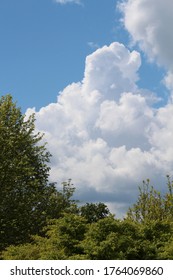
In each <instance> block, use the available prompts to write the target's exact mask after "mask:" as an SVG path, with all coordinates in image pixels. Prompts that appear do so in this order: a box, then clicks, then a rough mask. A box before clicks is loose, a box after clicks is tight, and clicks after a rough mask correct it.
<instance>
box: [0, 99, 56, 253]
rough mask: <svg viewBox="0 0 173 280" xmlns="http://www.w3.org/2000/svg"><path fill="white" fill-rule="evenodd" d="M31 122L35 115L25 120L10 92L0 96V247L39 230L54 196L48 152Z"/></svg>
mask: <svg viewBox="0 0 173 280" xmlns="http://www.w3.org/2000/svg"><path fill="white" fill-rule="evenodd" d="M34 122H35V117H34V115H31V116H30V117H29V118H28V119H27V120H26V117H25V115H22V113H21V110H20V108H18V107H17V106H16V103H14V102H13V99H12V96H11V95H6V96H3V97H1V99H0V192H1V196H0V249H3V248H5V247H6V246H8V245H10V244H19V243H25V242H27V241H29V240H30V235H31V234H38V233H40V231H41V229H42V228H43V226H44V225H45V223H46V219H47V216H48V215H49V213H50V212H51V211H52V210H51V209H52V204H51V199H52V197H56V196H57V192H56V188H55V184H53V183H52V184H50V183H49V170H50V167H49V162H50V156H51V155H50V153H49V152H48V151H47V150H46V147H45V145H46V144H45V143H44V144H42V142H43V135H42V134H40V133H36V132H35V125H34ZM54 200H55V199H54ZM54 214H55V213H54ZM50 216H51V215H50Z"/></svg>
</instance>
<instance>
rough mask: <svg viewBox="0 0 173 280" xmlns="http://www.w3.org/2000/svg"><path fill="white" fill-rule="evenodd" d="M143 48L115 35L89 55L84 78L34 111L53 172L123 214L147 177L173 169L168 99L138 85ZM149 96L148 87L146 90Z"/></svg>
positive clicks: (85, 196) (156, 178)
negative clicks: (160, 100) (160, 104)
mask: <svg viewBox="0 0 173 280" xmlns="http://www.w3.org/2000/svg"><path fill="white" fill-rule="evenodd" d="M140 65H141V59H140V54H139V53H138V52H136V51H131V52H130V51H129V50H128V49H127V48H126V47H125V46H124V45H122V44H120V43H117V42H114V43H112V44H111V45H110V46H104V47H102V48H100V49H98V50H96V51H95V52H93V53H92V54H91V55H89V56H88V57H87V58H86V64H85V73H84V78H83V80H82V81H81V82H78V83H72V84H70V85H69V86H67V87H66V88H65V89H64V90H63V91H62V92H60V94H59V95H58V97H57V102H56V103H52V104H49V105H48V106H46V107H43V108H41V110H40V111H39V112H35V109H28V110H27V112H26V114H30V113H32V112H35V113H36V128H37V129H38V130H39V131H42V132H44V133H45V139H46V141H47V142H48V149H49V150H50V152H51V153H52V155H53V158H52V163H51V167H52V169H51V180H53V181H57V182H59V183H60V182H62V181H64V180H67V179H68V178H72V180H73V182H74V184H75V186H76V187H77V194H78V198H79V199H80V200H81V201H84V202H85V201H104V202H105V203H107V204H108V205H109V206H110V207H111V209H112V210H115V211H116V213H117V214H119V215H121V214H122V213H123V210H125V208H126V207H127V206H128V205H129V203H131V202H132V201H134V200H135V199H136V196H137V192H138V185H139V184H140V183H141V182H142V180H143V179H146V178H150V179H151V180H152V182H155V183H156V184H158V186H161V182H164V181H165V176H166V174H168V173H169V174H170V173H171V172H172V170H173V158H172V156H171V155H173V146H172V139H173V118H172V117H171V116H172V114H173V105H172V104H168V105H167V106H165V107H164V108H159V109H154V108H153V107H152V105H151V102H150V101H151V100H150V99H152V98H149V97H150V96H149V95H150V93H149V92H148V93H147V94H146V93H144V91H143V90H141V89H139V88H138V87H137V84H136V82H137V81H138V79H139V77H138V70H139V67H140ZM151 96H152V93H151Z"/></svg>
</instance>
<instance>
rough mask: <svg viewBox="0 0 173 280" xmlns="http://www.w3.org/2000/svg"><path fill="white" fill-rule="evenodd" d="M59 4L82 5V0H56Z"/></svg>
mask: <svg viewBox="0 0 173 280" xmlns="http://www.w3.org/2000/svg"><path fill="white" fill-rule="evenodd" d="M54 1H55V2H56V3H58V4H62V5H64V4H69V3H74V4H78V5H80V4H81V0H54Z"/></svg>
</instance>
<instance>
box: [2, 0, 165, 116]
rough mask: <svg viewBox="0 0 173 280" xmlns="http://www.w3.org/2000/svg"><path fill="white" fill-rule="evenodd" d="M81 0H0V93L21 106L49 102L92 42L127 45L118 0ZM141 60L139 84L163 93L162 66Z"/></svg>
mask: <svg viewBox="0 0 173 280" xmlns="http://www.w3.org/2000/svg"><path fill="white" fill-rule="evenodd" d="M81 3H83V5H77V4H73V3H69V4H64V5H62V4H59V3H56V2H55V1H54V0H1V1H0V38H1V44H0V94H1V95H4V94H6V93H11V94H12V95H13V96H14V99H15V100H17V101H18V104H19V105H20V106H21V108H22V110H23V111H25V110H26V109H27V108H28V107H36V108H37V109H39V108H41V107H42V106H45V105H47V104H48V103H50V102H54V101H55V100H56V97H57V94H58V92H59V91H61V90H63V88H64V87H65V86H67V85H68V84H70V83H72V82H77V81H80V80H81V79H82V77H83V72H84V67H85V58H86V56H87V55H88V54H90V53H91V52H93V51H94V45H96V46H100V47H101V46H104V45H109V44H110V43H111V42H113V41H118V42H122V43H124V44H125V45H127V46H128V45H129V34H128V32H127V31H125V30H124V29H123V25H122V24H121V23H120V17H121V16H122V15H121V14H120V12H119V10H118V9H116V5H117V1H115V0H102V1H100V0H83V1H82V2H81ZM89 42H92V43H93V46H92V45H91V44H90V43H89ZM143 60H144V63H143V64H142V67H141V69H140V70H139V71H140V81H139V84H140V85H141V86H142V87H145V88H148V89H151V90H157V92H158V93H159V94H162V92H163V91H164V90H165V89H164V88H163V85H162V84H161V83H160V77H162V75H163V73H162V71H161V69H158V67H156V66H155V65H154V64H148V63H147V62H146V58H145V57H143Z"/></svg>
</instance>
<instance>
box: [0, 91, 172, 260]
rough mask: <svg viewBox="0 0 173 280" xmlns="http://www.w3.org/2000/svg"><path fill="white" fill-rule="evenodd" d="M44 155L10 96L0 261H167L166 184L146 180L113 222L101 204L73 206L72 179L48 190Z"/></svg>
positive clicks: (2, 141)
mask: <svg viewBox="0 0 173 280" xmlns="http://www.w3.org/2000/svg"><path fill="white" fill-rule="evenodd" d="M50 158H51V155H50V153H49V152H48V151H47V149H46V143H44V142H43V135H42V134H41V133H39V132H38V133H36V132H35V117H34V114H33V115H31V116H30V117H29V118H28V119H26V117H25V115H23V114H22V113H21V109H20V108H18V107H17V105H16V103H15V102H14V101H13V98H12V96H11V95H6V96H2V97H1V98H0V259H4V260H10V259H11V260H44V259H47V260H48V259H50V260H51V259H52V260H67V259H69V260H70V259H71V260H75V259H79V260H82V259H88V260H111V259H112V260H113V259H115V260H122V259H124V260H133V259H138V260H143V259H144V260H147V259H153V260H156V259H173V181H172V180H171V178H170V177H169V176H167V183H166V185H167V186H166V187H165V193H164V194H161V193H160V192H159V191H157V190H156V189H155V188H154V187H153V186H151V184H150V181H149V180H148V179H147V180H146V181H143V184H142V187H140V188H139V195H138V197H137V200H136V203H135V204H133V205H132V206H131V207H130V208H129V209H128V211H127V213H126V216H125V217H124V218H123V219H117V218H116V216H115V215H113V214H112V213H111V212H110V210H109V209H108V207H107V206H106V205H105V204H104V203H102V202H99V203H86V204H85V205H82V206H79V203H78V201H76V200H74V199H73V197H74V193H75V187H74V186H73V184H72V182H71V179H69V180H67V181H66V182H63V183H62V187H61V188H60V189H58V188H57V186H56V183H50V181H49V171H50Z"/></svg>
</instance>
